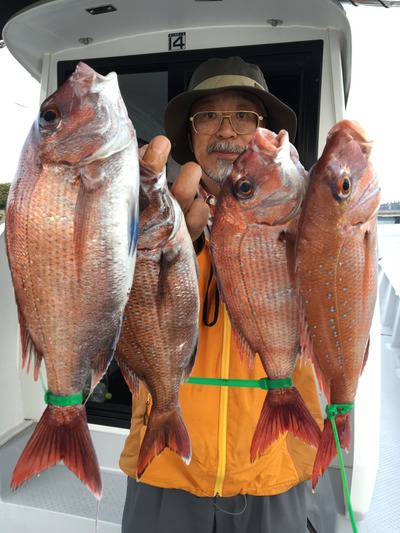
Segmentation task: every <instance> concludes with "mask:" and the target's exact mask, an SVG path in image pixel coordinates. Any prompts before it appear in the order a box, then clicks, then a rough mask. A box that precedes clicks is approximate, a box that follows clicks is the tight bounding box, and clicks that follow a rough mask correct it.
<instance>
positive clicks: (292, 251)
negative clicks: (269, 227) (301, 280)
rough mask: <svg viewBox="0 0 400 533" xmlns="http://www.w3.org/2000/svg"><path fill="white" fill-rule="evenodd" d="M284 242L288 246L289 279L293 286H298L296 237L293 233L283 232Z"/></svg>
mask: <svg viewBox="0 0 400 533" xmlns="http://www.w3.org/2000/svg"><path fill="white" fill-rule="evenodd" d="M282 233H283V234H281V235H282V237H281V238H282V240H284V242H285V244H286V258H287V267H288V272H289V278H290V282H291V284H292V286H293V287H294V286H295V285H296V273H295V263H296V235H295V234H294V233H293V232H292V231H285V232H282Z"/></svg>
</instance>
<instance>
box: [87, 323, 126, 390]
mask: <svg viewBox="0 0 400 533" xmlns="http://www.w3.org/2000/svg"><path fill="white" fill-rule="evenodd" d="M121 325H122V316H121V318H120V319H119V322H118V323H117V326H116V330H115V334H114V337H113V339H112V341H111V343H110V345H109V347H108V349H107V348H106V349H104V350H102V351H100V352H99V353H97V354H96V356H95V357H94V359H93V360H92V364H91V368H92V377H91V383H90V389H91V392H93V389H94V388H95V386H96V385H97V383H98V382H99V381H100V380H101V378H102V377H103V376H104V374H105V373H106V371H107V368H108V366H109V364H110V363H111V360H112V358H113V355H114V352H115V350H116V347H117V343H118V339H119V335H120V332H121Z"/></svg>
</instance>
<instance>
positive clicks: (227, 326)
mask: <svg viewBox="0 0 400 533" xmlns="http://www.w3.org/2000/svg"><path fill="white" fill-rule="evenodd" d="M223 309H224V336H223V343H222V358H221V378H229V357H230V351H231V322H230V320H229V316H228V313H227V311H226V307H225V306H224V307H223ZM228 392H229V387H221V388H220V401H219V419H218V467H217V477H216V480H215V486H214V496H222V488H223V485H224V479H225V471H226V440H227V426H228Z"/></svg>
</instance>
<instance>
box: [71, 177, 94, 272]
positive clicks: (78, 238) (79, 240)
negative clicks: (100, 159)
mask: <svg viewBox="0 0 400 533" xmlns="http://www.w3.org/2000/svg"><path fill="white" fill-rule="evenodd" d="M92 203H93V202H92V198H91V194H90V192H87V191H86V189H85V187H84V186H83V185H82V183H80V184H79V191H78V196H77V199H76V204H75V213H74V255H75V264H76V274H77V276H78V279H80V274H81V269H82V263H83V254H84V252H85V245H86V241H87V236H88V231H89V225H90V217H91V211H92Z"/></svg>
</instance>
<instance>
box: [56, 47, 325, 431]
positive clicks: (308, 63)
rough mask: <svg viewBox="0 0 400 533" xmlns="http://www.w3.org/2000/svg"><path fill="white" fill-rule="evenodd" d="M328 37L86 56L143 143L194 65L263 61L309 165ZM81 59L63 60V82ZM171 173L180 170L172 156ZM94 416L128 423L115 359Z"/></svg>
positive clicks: (92, 404) (158, 127)
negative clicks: (113, 82) (293, 119)
mask: <svg viewBox="0 0 400 533" xmlns="http://www.w3.org/2000/svg"><path fill="white" fill-rule="evenodd" d="M322 52H323V41H321V40H317V41H304V42H295V43H279V44H267V45H256V46H243V47H229V48H217V49H207V50H192V51H180V52H165V53H159V54H145V55H139V56H133V55H132V56H123V57H108V58H97V59H86V58H84V57H83V58H81V59H82V61H85V62H86V63H87V64H88V65H90V66H91V67H93V68H94V69H95V70H96V71H97V72H99V73H100V74H103V75H106V74H108V73H109V72H111V71H115V72H116V73H117V74H118V80H119V84H120V89H121V94H122V96H123V98H124V101H125V104H126V106H127V109H128V113H129V116H130V118H131V120H132V122H133V124H134V126H135V129H136V132H137V136H138V142H139V145H142V144H144V143H147V142H149V141H150V140H151V139H152V138H153V137H154V136H155V135H158V134H163V133H164V128H163V116H164V109H165V107H166V105H167V102H168V101H169V100H170V99H171V98H173V97H174V96H176V95H177V94H179V93H180V92H182V91H183V90H185V88H186V87H187V84H188V81H189V79H190V76H191V74H192V72H193V70H194V69H195V68H196V67H197V66H198V65H199V64H200V63H201V62H203V61H205V60H206V59H209V58H211V57H229V56H231V55H239V56H241V57H243V59H245V60H246V61H249V62H250V63H256V64H258V65H259V66H260V68H261V70H262V71H263V72H264V74H265V77H266V79H267V84H268V87H269V90H270V91H271V92H272V93H273V94H274V95H276V96H277V97H278V98H280V99H281V100H282V101H283V102H285V103H286V104H288V105H289V106H290V107H292V109H294V111H295V112H296V114H297V119H298V129H297V136H296V140H295V143H294V144H295V145H296V148H297V150H298V151H299V155H300V160H301V161H302V163H303V165H304V166H305V167H306V168H310V167H311V165H312V164H313V163H314V162H315V161H316V159H317V150H318V123H319V107H320V96H321V76H322ZM77 62H78V61H61V62H59V63H58V85H59V86H60V85H61V84H62V83H63V82H64V81H65V80H66V79H67V78H68V76H69V75H70V74H72V72H73V70H74V69H75V66H76V63H77ZM168 170H169V171H170V172H169V175H168V179H169V180H171V177H172V179H173V176H171V175H172V174H173V173H174V172H176V171H177V165H176V164H174V162H173V161H172V162H171V164H170V165H169V169H168ZM86 408H87V415H88V421H89V422H91V423H97V424H102V425H108V426H114V427H124V428H128V427H129V425H130V418H131V394H130V392H129V389H128V387H127V386H126V384H125V382H124V379H123V377H122V375H121V372H120V370H119V368H118V365H117V363H116V362H115V361H113V362H112V363H111V364H110V366H109V368H108V370H107V373H106V374H105V376H104V377H103V378H102V380H101V382H100V384H99V385H98V386H97V387H96V389H95V391H94V393H93V395H92V397H91V398H90V399H89V401H88V402H87V403H86Z"/></svg>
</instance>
